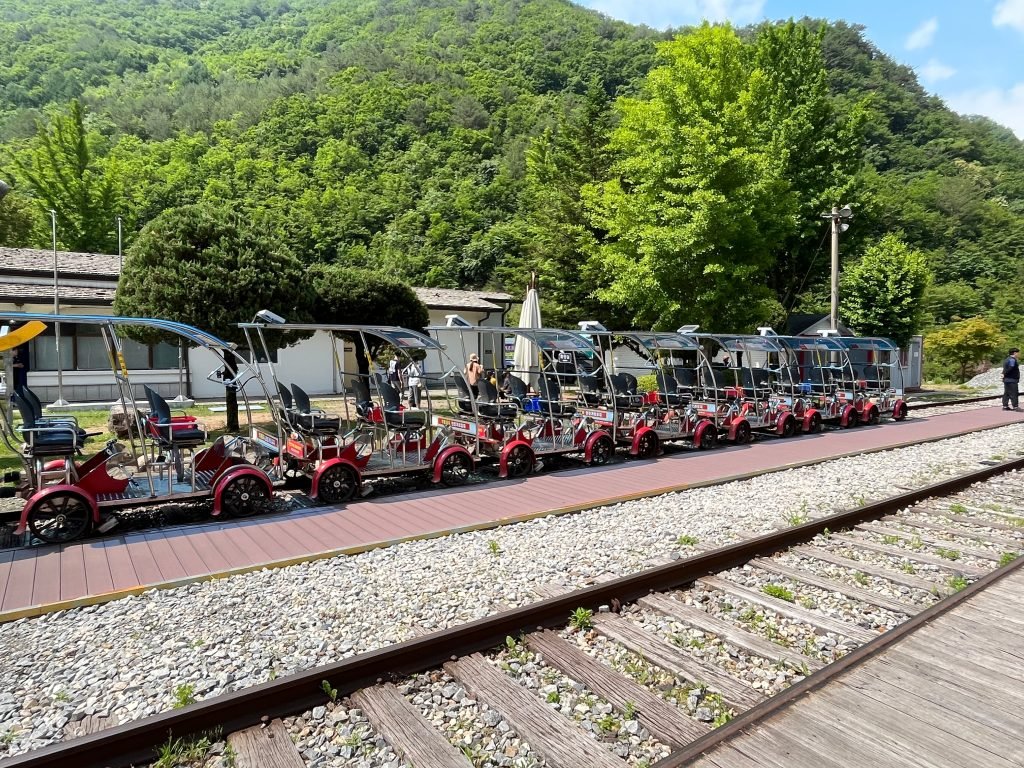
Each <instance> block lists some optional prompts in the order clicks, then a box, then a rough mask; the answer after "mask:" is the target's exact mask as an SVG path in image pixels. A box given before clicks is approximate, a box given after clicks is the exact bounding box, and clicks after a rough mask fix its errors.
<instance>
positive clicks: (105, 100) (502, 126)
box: [0, 0, 1024, 343]
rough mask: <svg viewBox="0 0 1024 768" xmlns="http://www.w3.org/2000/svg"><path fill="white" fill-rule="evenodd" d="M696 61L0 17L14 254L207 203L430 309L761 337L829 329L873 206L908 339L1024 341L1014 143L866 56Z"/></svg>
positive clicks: (178, 11) (414, 7)
mask: <svg viewBox="0 0 1024 768" xmlns="http://www.w3.org/2000/svg"><path fill="white" fill-rule="evenodd" d="M675 33H676V34H679V35H680V37H679V39H677V40H675V41H672V40H673V38H674V37H675V34H668V33H659V32H655V31H653V30H650V29H646V28H638V27H632V26H629V25H626V24H623V23H619V22H615V21H611V20H609V19H606V18H603V17H601V16H600V15H598V14H596V13H593V12H591V11H588V10H585V9H583V8H580V7H577V6H574V5H572V4H571V3H569V2H567V1H566V0H277V1H276V2H275V1H272V0H248V1H247V2H241V1H240V0H216V1H215V2H214V1H210V0H102V1H99V2H97V1H96V0H35V1H34V2H33V3H30V4H29V3H24V2H22V1H21V0H0V178H3V179H5V180H7V181H11V182H13V183H14V185H15V190H16V191H15V193H12V194H11V195H8V197H7V198H5V200H4V201H3V203H2V204H0V243H2V244H5V245H40V246H45V245H47V244H48V242H49V229H48V225H49V217H48V216H44V215H43V212H44V211H45V210H47V209H49V208H55V209H57V210H58V214H59V218H60V221H61V226H60V228H59V237H60V239H61V245H62V246H64V247H68V248H74V249H81V250H106V251H112V250H113V249H114V248H115V247H116V236H115V229H114V223H113V222H114V220H115V218H116V217H118V216H120V217H122V218H123V220H124V224H125V232H126V235H127V237H126V241H127V242H129V243H130V242H131V237H132V234H133V233H134V232H136V231H138V229H139V228H141V227H142V226H143V225H144V224H145V223H146V222H147V221H149V220H151V219H153V217H154V216H156V214H157V213H159V212H160V211H163V210H166V209H169V208H174V207H178V206H183V205H187V204H192V203H203V204H208V205H211V206H229V207H231V208H233V209H235V210H241V211H244V212H245V213H246V215H248V216H249V217H251V218H252V219H253V220H254V221H256V222H258V223H259V224H260V226H261V227H264V228H265V229H266V230H267V231H268V232H272V233H273V234H275V235H277V236H279V237H281V238H282V239H284V240H286V241H287V242H289V243H290V244H291V246H292V247H293V248H294V249H295V250H296V252H297V253H299V254H300V256H301V257H302V258H304V259H305V260H307V261H309V262H313V261H334V262H342V263H345V264H349V265H353V266H367V267H370V268H373V269H379V270H384V271H387V272H391V273H394V274H398V275H400V276H402V277H404V278H406V279H408V280H409V281H411V282H413V283H417V284H423V285H436V286H445V287H467V288H469V287H482V286H494V287H504V288H506V289H508V290H511V291H514V292H518V291H520V290H521V289H522V287H523V285H524V284H525V282H526V279H527V277H528V275H529V272H530V271H531V270H537V271H538V272H539V274H540V277H541V285H542V289H543V290H542V295H543V297H544V302H545V309H546V310H547V312H548V317H549V318H551V319H552V321H557V322H573V321H575V320H576V319H579V318H580V317H581V316H582V315H583V314H586V315H588V316H596V317H600V318H603V319H606V320H607V321H608V322H609V323H610V324H616V325H618V324H623V323H630V324H634V323H635V324H640V325H657V326H661V327H675V325H674V324H677V323H678V322H680V321H685V320H692V321H694V322H703V323H705V324H711V325H715V327H719V328H724V327H726V326H729V327H732V328H736V329H749V326H750V324H751V323H753V322H765V321H770V322H776V323H778V322H780V321H781V320H782V319H784V317H785V315H786V314H788V313H790V312H794V311H810V310H817V309H822V308H824V307H825V306H826V305H827V280H828V275H827V269H828V254H827V242H823V237H824V235H825V232H826V227H827V222H826V221H825V220H823V219H821V217H820V215H819V214H820V213H821V212H822V211H824V210H827V209H828V208H829V207H831V205H833V204H836V203H850V204H852V205H853V206H854V210H855V214H856V216H855V218H854V220H853V222H852V226H851V228H850V230H849V231H848V232H847V233H846V234H845V235H844V236H843V250H844V265H845V266H846V267H849V269H848V270H847V271H848V272H849V273H850V275H853V274H854V273H855V270H854V269H853V267H854V264H855V262H856V261H857V260H858V259H859V258H860V256H861V255H862V254H863V253H865V252H866V251H867V249H868V248H869V247H875V248H882V250H883V251H884V254H883V255H884V256H885V258H887V259H888V260H889V261H888V262H887V261H885V259H883V261H882V262H880V263H883V264H887V263H892V264H896V266H897V267H900V268H901V269H902V266H905V265H902V262H900V260H901V259H902V260H903V261H906V259H907V258H910V259H913V258H920V259H921V260H922V262H923V264H924V267H926V268H927V273H928V274H930V276H931V277H930V280H931V282H930V285H929V286H928V288H927V293H926V295H925V300H924V301H923V302H921V301H911V304H912V305H913V306H914V307H915V308H917V309H921V308H923V310H924V312H921V313H920V314H916V313H911V314H912V315H913V316H912V317H909V318H907V322H908V323H910V324H912V325H914V326H918V327H932V326H938V325H946V324H950V323H954V324H955V323H956V322H957V321H959V320H962V319H964V318H969V317H974V316H984V317H986V318H988V319H989V320H991V321H994V322H996V323H997V324H998V326H999V327H1000V329H1001V332H1002V336H1001V337H1000V343H1002V342H1004V341H1006V340H1007V339H1008V338H1013V339H1016V340H1020V341H1024V310H1022V309H1021V308H1020V307H1019V305H1020V301H1019V297H1020V295H1021V293H1022V291H1024V274H1022V273H1021V270H1020V264H1021V258H1020V257H1021V255H1022V249H1024V245H1022V242H1024V145H1022V143H1021V142H1020V141H1018V140H1017V139H1016V138H1015V137H1014V136H1013V135H1012V134H1011V133H1010V132H1009V131H1008V130H1007V129H1005V128H1002V127H999V126H997V125H995V124H993V123H991V122H990V121H987V120H984V119H968V118H964V117H959V116H957V115H954V114H953V113H951V112H949V111H948V110H947V109H945V107H944V106H943V105H942V103H941V102H940V101H938V100H937V99H935V98H933V97H930V96H928V95H927V94H926V92H925V91H924V90H923V89H922V88H921V87H920V86H919V85H918V83H917V81H916V79H915V77H914V75H913V73H912V72H911V71H910V70H909V69H907V68H905V67H902V66H899V65H897V64H895V63H894V62H893V61H892V60H891V59H889V58H888V57H887V56H885V55H884V54H883V53H882V52H880V51H878V50H877V49H875V48H874V46H872V45H871V43H870V42H868V41H867V40H866V39H865V38H864V36H863V35H862V33H861V31H860V30H859V29H858V28H857V27H855V26H850V25H847V24H843V23H838V24H835V25H831V26H827V27H822V26H821V24H820V23H819V22H815V21H812V20H804V21H803V22H801V23H800V24H798V25H795V26H793V25H789V26H787V25H785V24H780V25H772V26H770V27H767V28H760V29H755V28H751V29H744V30H738V31H735V32H734V31H732V30H730V29H728V28H721V27H720V28H703V29H696V30H676V31H675ZM887 234H890V235H891V234H895V235H898V236H900V237H902V241H903V243H902V244H905V246H906V248H905V250H904V251H898V252H897V251H893V250H892V248H891V247H890V245H891V244H892V243H893V242H895V239H894V238H890V239H888V240H886V241H884V242H885V243H887V244H888V245H885V246H884V247H883V246H882V245H881V243H882V242H883V241H882V237H883V236H884V235H887ZM893 254H895V255H893ZM901 254H909V256H904V255H901ZM894 259H895V261H893V260H894ZM897 262H900V263H898V264H897ZM872 263H874V262H872ZM901 265H902V266H901ZM924 267H922V271H921V274H924V271H923V270H924ZM895 268H896V267H894V269H895ZM912 271H913V270H911V272H912ZM905 273H907V270H906V269H904V270H903V272H902V273H901V274H905ZM915 274H916V273H915ZM894 284H895V285H896V287H897V289H898V290H902V288H901V287H900V284H899V281H895V282H894ZM850 290H851V291H853V292H855V291H857V290H858V286H857V285H852V286H850ZM898 290H897V293H898ZM869 298H870V297H869ZM885 298H886V297H881V299H885ZM888 298H890V299H892V302H891V303H892V304H893V305H897V304H898V302H899V300H901V297H900V296H891V297H888ZM902 298H903V299H906V298H907V297H906V296H904V297H902ZM872 303H876V304H877V303H890V302H884V301H881V300H880V301H877V302H872V301H868V302H867V305H868V306H870V305H871V304H872ZM737 308H738V309H737ZM861 322H862V323H863V324H865V325H867V326H869V327H872V328H874V326H872V323H875V324H876V325H877V324H880V325H883V326H884V324H885V323H886V322H894V323H895V322H897V321H896V320H891V319H890V320H886V319H885V318H872V317H863V318H861ZM908 327H909V326H908ZM905 331H906V328H902V327H900V328H895V329H894V330H893V332H894V333H895V334H896V335H905Z"/></svg>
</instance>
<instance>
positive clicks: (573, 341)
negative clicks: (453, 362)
mask: <svg viewBox="0 0 1024 768" xmlns="http://www.w3.org/2000/svg"><path fill="white" fill-rule="evenodd" d="M427 330H428V331H456V332H460V333H462V332H464V333H489V334H495V335H499V336H521V337H523V338H525V339H527V340H529V341H532V342H533V343H534V344H536V345H537V346H538V347H539V348H540V349H542V350H544V351H545V352H580V353H589V354H594V353H597V352H598V350H597V348H596V347H594V345H593V344H591V343H590V342H589V341H588V340H587V339H586V338H585V337H584V336H583V335H582V334H581V333H580V332H579V331H567V330H563V329H558V328H507V327H502V326H489V325H452V326H448V325H432V326H430V327H429V328H427Z"/></svg>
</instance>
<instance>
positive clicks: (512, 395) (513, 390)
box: [504, 373, 530, 408]
mask: <svg viewBox="0 0 1024 768" xmlns="http://www.w3.org/2000/svg"><path fill="white" fill-rule="evenodd" d="M504 385H505V388H506V390H507V392H508V397H509V400H511V401H512V402H514V403H515V404H516V405H518V406H519V407H520V408H522V407H524V405H525V403H526V401H527V400H528V399H529V397H530V388H529V387H528V386H527V384H526V382H525V381H523V380H522V379H520V378H519V377H518V376H516V375H515V374H514V373H509V374H507V375H506V376H505V380H504Z"/></svg>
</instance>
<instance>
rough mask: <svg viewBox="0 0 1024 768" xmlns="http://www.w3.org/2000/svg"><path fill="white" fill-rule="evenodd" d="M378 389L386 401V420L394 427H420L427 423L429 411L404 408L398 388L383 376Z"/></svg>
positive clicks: (378, 383)
mask: <svg viewBox="0 0 1024 768" xmlns="http://www.w3.org/2000/svg"><path fill="white" fill-rule="evenodd" d="M377 390H378V391H379V392H380V396H381V399H382V400H383V401H384V422H385V423H386V424H387V425H388V426H389V427H392V428H394V429H420V428H421V427H423V426H425V425H426V423H427V412H426V411H421V410H420V409H419V408H405V409H404V410H403V408H402V399H401V398H400V397H399V396H398V390H397V389H395V388H394V387H393V386H391V385H390V384H388V383H387V382H386V381H384V380H383V379H382V378H379V379H378V380H377Z"/></svg>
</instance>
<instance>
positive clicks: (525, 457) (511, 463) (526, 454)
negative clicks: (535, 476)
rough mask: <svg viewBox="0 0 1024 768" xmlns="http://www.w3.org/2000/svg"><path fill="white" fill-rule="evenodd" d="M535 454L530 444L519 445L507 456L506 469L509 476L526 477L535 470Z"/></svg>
mask: <svg viewBox="0 0 1024 768" xmlns="http://www.w3.org/2000/svg"><path fill="white" fill-rule="evenodd" d="M533 463H534V456H533V451H532V450H531V449H530V447H529V446H526V445H517V446H515V447H514V448H513V449H512V450H511V451H509V452H508V456H507V457H506V458H505V470H506V471H507V472H508V476H509V477H525V476H526V475H528V474H530V472H531V471H532V470H533Z"/></svg>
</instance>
